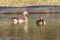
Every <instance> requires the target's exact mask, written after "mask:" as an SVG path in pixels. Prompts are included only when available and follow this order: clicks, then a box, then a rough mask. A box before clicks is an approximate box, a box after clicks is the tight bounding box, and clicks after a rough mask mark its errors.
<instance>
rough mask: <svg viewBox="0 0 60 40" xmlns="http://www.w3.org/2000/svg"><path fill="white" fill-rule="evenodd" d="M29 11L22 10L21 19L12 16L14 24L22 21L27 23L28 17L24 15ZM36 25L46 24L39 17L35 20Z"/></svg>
mask: <svg viewBox="0 0 60 40" xmlns="http://www.w3.org/2000/svg"><path fill="white" fill-rule="evenodd" d="M28 14H29V13H28V12H27V11H24V12H23V16H24V19H21V18H16V17H15V18H12V19H13V21H14V24H22V23H24V22H25V23H27V24H28V17H27V16H26V15H28ZM36 25H37V26H44V25H46V21H45V20H44V19H43V18H42V17H40V19H39V20H37V21H36Z"/></svg>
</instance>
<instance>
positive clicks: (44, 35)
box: [0, 14, 60, 40]
mask: <svg viewBox="0 0 60 40" xmlns="http://www.w3.org/2000/svg"><path fill="white" fill-rule="evenodd" d="M40 16H43V18H44V19H46V21H47V25H46V26H45V27H44V32H40V29H39V28H40V27H37V26H36V24H35V22H36V20H37V19H39V17H40ZM11 17H20V18H23V15H22V14H1V16H0V40H60V38H59V37H60V14H30V15H29V16H28V18H29V29H28V30H29V32H28V33H25V31H24V30H23V25H22V26H21V25H11V24H12V20H11V19H10V18H11Z"/></svg>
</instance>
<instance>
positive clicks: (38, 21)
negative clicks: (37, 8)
mask: <svg viewBox="0 0 60 40" xmlns="http://www.w3.org/2000/svg"><path fill="white" fill-rule="evenodd" d="M36 25H37V26H39V27H40V31H43V27H44V25H46V21H45V20H44V19H42V17H40V19H39V20H37V21H36Z"/></svg>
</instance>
